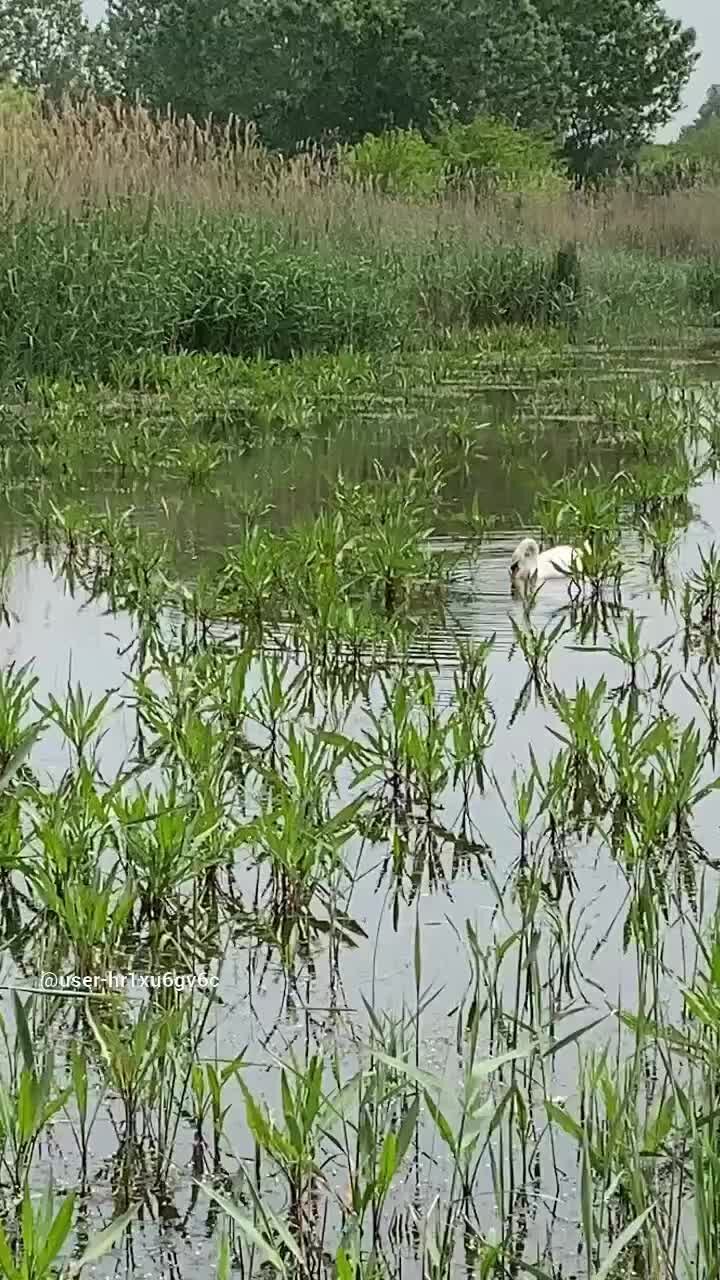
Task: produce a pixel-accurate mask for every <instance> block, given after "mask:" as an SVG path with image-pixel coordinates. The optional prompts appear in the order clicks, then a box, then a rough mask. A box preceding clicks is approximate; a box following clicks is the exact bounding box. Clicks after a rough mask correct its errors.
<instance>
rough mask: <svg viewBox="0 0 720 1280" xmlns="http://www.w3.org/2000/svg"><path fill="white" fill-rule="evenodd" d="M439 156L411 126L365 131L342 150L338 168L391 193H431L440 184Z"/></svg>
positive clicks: (348, 175)
mask: <svg viewBox="0 0 720 1280" xmlns="http://www.w3.org/2000/svg"><path fill="white" fill-rule="evenodd" d="M443 165H444V162H443V157H442V155H441V154H440V153H439V151H438V150H437V148H435V147H433V146H431V144H430V143H429V142H426V141H425V139H424V138H423V137H422V135H421V134H420V133H417V132H416V131H415V130H414V129H391V130H388V131H387V132H386V133H381V134H378V135H375V134H368V135H367V137H365V138H364V139H363V141H362V142H359V143H357V145H356V146H354V147H348V148H346V149H345V150H344V151H343V153H342V160H341V172H342V173H343V174H344V175H345V176H346V177H349V178H350V179H351V180H353V181H355V182H359V183H363V184H366V185H368V186H373V187H375V188H376V189H377V190H378V191H384V192H387V193H388V194H391V195H403V196H433V195H437V194H438V192H439V191H440V190H441V189H442V186H443Z"/></svg>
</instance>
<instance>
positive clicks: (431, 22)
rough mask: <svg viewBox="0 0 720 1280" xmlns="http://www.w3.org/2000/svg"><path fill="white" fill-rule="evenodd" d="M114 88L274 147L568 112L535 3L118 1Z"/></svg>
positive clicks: (552, 119)
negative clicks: (249, 126) (250, 125)
mask: <svg viewBox="0 0 720 1280" xmlns="http://www.w3.org/2000/svg"><path fill="white" fill-rule="evenodd" d="M104 39H105V41H106V49H107V55H106V59H105V61H106V65H107V66H108V68H111V69H113V68H114V71H115V76H116V86H115V87H117V88H119V89H121V90H122V91H123V92H125V93H132V94H134V93H138V94H140V96H141V97H142V98H143V99H145V100H146V101H147V102H149V103H152V104H154V105H156V106H165V105H166V104H167V103H168V102H170V103H172V104H173V106H174V107H175V109H176V110H177V111H179V112H180V113H184V112H190V113H191V114H192V115H195V116H196V117H204V116H206V115H209V114H210V113H213V114H214V115H215V116H219V117H225V116H227V115H229V114H231V113H233V114H235V115H238V116H240V117H242V118H246V119H253V120H255V121H256V123H257V124H258V126H259V128H260V131H261V135H262V136H263V138H264V139H265V141H266V142H268V143H269V144H270V145H274V146H280V147H284V148H289V147H292V146H293V145H295V144H296V143H298V142H299V141H301V140H304V139H319V138H323V137H324V138H327V137H337V138H339V139H341V140H343V141H349V142H352V141H355V140H357V139H359V138H362V137H363V136H365V135H366V134H367V133H380V132H382V131H383V130H384V129H387V128H392V127H394V128H402V129H407V128H409V127H411V126H415V127H417V128H419V129H422V130H427V129H428V127H429V126H430V123H431V120H432V118H433V116H434V114H435V112H436V111H437V109H438V108H441V109H446V110H450V109H452V110H454V111H455V112H456V113H457V114H458V115H459V116H460V118H462V119H470V118H472V117H473V116H474V115H476V114H477V113H478V112H480V111H482V112H484V113H486V114H491V115H494V116H498V117H500V118H503V119H507V120H508V121H510V122H512V123H518V124H522V125H529V126H534V125H542V126H543V127H549V126H551V125H555V126H556V125H557V123H558V121H560V120H562V118H563V113H564V112H565V111H566V103H565V96H566V95H565V90H564V84H565V81H566V79H567V75H566V68H565V66H564V61H563V51H562V47H561V42H560V39H559V37H558V35H557V33H556V32H555V30H554V29H553V28H552V27H550V26H548V24H547V23H543V22H542V21H541V20H540V18H539V17H538V14H537V11H536V9H535V7H534V4H533V3H532V0H517V3H516V4H515V5H514V6H512V8H511V9H510V10H508V11H505V10H501V8H500V6H499V4H498V0H440V3H439V4H438V5H436V6H429V5H427V3H426V2H425V0H184V2H183V0H158V2H157V3H155V4H152V5H151V4H149V3H147V0H111V3H110V7H109V14H108V21H107V23H106V25H105V28H104Z"/></svg>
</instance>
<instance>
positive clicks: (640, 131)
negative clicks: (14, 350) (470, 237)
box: [537, 0, 698, 179]
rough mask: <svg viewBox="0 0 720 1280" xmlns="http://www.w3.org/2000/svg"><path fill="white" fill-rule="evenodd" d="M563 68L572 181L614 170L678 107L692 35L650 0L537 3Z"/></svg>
mask: <svg viewBox="0 0 720 1280" xmlns="http://www.w3.org/2000/svg"><path fill="white" fill-rule="evenodd" d="M537 4H538V9H539V10H540V12H541V13H542V14H543V15H544V16H545V18H546V19H547V20H548V21H549V22H552V23H554V24H555V26H556V28H557V30H558V31H559V32H560V34H561V37H562V44H563V49H564V52H565V55H566V58H567V64H568V67H569V86H568V87H569V95H570V102H571V111H570V122H569V127H568V130H567V136H566V144H565V152H566V156H567V159H568V162H569V164H570V165H571V167H572V169H573V170H574V172H575V173H576V174H577V175H578V177H579V178H580V179H585V178H593V177H596V176H598V175H599V174H602V173H606V172H608V171H610V172H612V171H614V170H617V169H618V168H620V167H621V166H622V164H623V163H624V162H625V161H626V160H627V158H628V157H630V156H632V155H633V154H634V152H636V151H637V148H638V147H639V146H640V145H641V144H642V143H643V142H647V141H649V140H650V139H651V138H652V136H653V134H654V133H655V131H656V130H657V129H658V128H660V127H661V126H662V125H664V124H667V122H668V121H669V120H670V119H671V117H672V115H673V113H674V112H675V111H676V110H677V109H678V107H679V106H680V97H681V94H682V90H683V88H684V86H685V84H686V83H687V80H688V78H689V76H690V73H691V71H692V68H693V66H694V64H695V62H696V61H697V57H698V55H697V54H696V53H695V52H694V51H693V46H694V42H695V33H694V31H692V30H689V29H685V28H683V26H682V24H681V23H680V22H677V21H675V20H673V19H671V18H669V17H668V16H667V14H666V13H665V10H664V8H663V7H662V6H661V4H660V3H659V2H658V0H605V3H603V4H596V3H593V2H592V0H537Z"/></svg>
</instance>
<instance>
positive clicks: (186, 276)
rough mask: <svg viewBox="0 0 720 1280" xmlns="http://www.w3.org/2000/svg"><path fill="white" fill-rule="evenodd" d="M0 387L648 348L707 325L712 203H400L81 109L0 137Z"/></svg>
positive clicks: (514, 197) (719, 279) (204, 134)
mask: <svg viewBox="0 0 720 1280" xmlns="http://www.w3.org/2000/svg"><path fill="white" fill-rule="evenodd" d="M0 202H1V206H2V216H3V224H4V226H5V227H6V235H5V237H4V239H3V243H2V246H0V372H1V375H2V376H3V377H5V378H6V379H7V378H8V377H11V378H12V377H16V378H17V377H23V376H26V375H27V374H29V373H41V374H49V375H51V376H69V375H77V374H84V373H90V374H100V375H101V376H102V375H104V374H105V373H106V371H107V369H108V368H109V366H110V364H111V363H112V362H113V361H116V360H117V359H118V358H123V357H127V356H130V357H135V356H136V355H138V354H142V353H149V352H155V353H173V352H177V351H191V352H202V353H224V354H230V355H243V356H253V355H265V356H271V357H277V358H281V359H286V358H288V357H290V356H292V355H296V354H299V353H307V352H336V351H339V350H342V349H351V350H356V351H373V350H381V349H388V348H398V347H402V348H405V349H407V348H413V347H414V348H423V347H425V348H427V347H430V346H438V345H442V344H443V342H445V341H446V340H447V338H448V335H457V334H458V333H465V334H467V333H474V332H477V331H478V330H482V329H487V328H491V327H494V326H497V325H506V324H522V325H534V326H544V327H555V328H562V329H565V330H570V331H572V333H573V334H574V335H580V336H583V335H587V334H593V335H601V336H602V335H603V334H606V333H608V332H615V333H617V332H624V333H625V334H627V333H629V332H640V333H643V334H645V335H647V336H655V335H659V334H667V332H668V331H669V330H670V331H678V330H680V329H682V328H684V327H686V326H687V325H709V324H713V323H714V322H716V321H717V317H718V315H719V314H720V267H719V266H718V253H719V252H720V215H719V214H718V201H717V193H716V192H714V191H711V190H708V191H703V190H695V191H692V192H684V193H683V192H675V193H671V194H669V195H665V196H648V195H642V194H641V193H639V192H637V191H635V192H634V191H632V190H630V189H627V188H623V189H618V190H616V191H615V192H613V193H612V194H606V195H604V196H595V197H593V196H589V195H580V194H577V193H572V192H569V191H565V192H562V191H561V192H559V193H556V194H554V195H548V194H544V193H531V194H527V195H521V194H518V193H516V192H515V193H512V194H511V193H502V192H495V193H488V192H484V193H480V192H478V191H474V190H472V189H471V188H470V187H465V188H464V189H463V190H462V191H460V192H455V193H454V194H452V195H448V196H446V197H444V198H442V199H440V198H437V199H427V200H422V199H418V200H416V201H414V202H410V201H408V200H402V199H395V198H392V197H390V196H387V195H382V194H380V193H379V192H377V191H373V190H371V189H369V188H368V187H367V185H365V186H358V185H356V184H353V183H352V182H349V181H345V180H343V179H342V178H341V177H340V176H338V173H337V172H336V169H335V168H334V166H333V164H332V158H328V157H327V156H320V155H318V154H308V155H304V156H298V157H295V158H291V159H285V160H283V159H281V158H278V157H275V156H270V155H268V154H267V153H265V152H264V151H262V150H261V149H260V148H258V147H257V146H256V145H255V144H254V142H253V140H252V138H251V137H245V136H242V137H239V136H237V135H236V134H234V133H233V131H232V130H228V131H226V132H225V133H222V132H218V131H212V130H210V129H209V128H208V129H204V130H203V129H200V128H198V126H196V125H195V124H194V123H193V122H192V121H185V122H176V121H172V120H166V121H161V122H158V121H152V120H151V119H150V118H149V117H148V116H147V115H145V114H144V113H143V112H141V111H134V112H133V111H127V110H125V111H123V112H120V111H118V112H113V111H111V110H108V109H105V108H101V107H99V106H98V105H97V104H92V103H90V104H87V105H86V106H85V107H84V108H81V109H78V110H75V111H67V112H65V113H63V114H60V115H58V116H55V117H53V118H50V119H43V118H42V117H41V116H40V115H39V114H38V113H34V112H30V113H28V114H26V115H18V116H6V117H3V118H2V119H0Z"/></svg>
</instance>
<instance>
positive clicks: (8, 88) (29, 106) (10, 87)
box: [0, 80, 36, 120]
mask: <svg viewBox="0 0 720 1280" xmlns="http://www.w3.org/2000/svg"><path fill="white" fill-rule="evenodd" d="M35 109H36V98H35V95H34V93H33V92H32V91H31V90H30V89H23V88H22V86H21V85H18V84H13V83H12V82H11V81H9V80H6V81H4V82H2V83H0V120H2V119H3V118H5V119H12V118H16V117H18V116H30V115H32V113H33V111H34V110H35Z"/></svg>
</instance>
